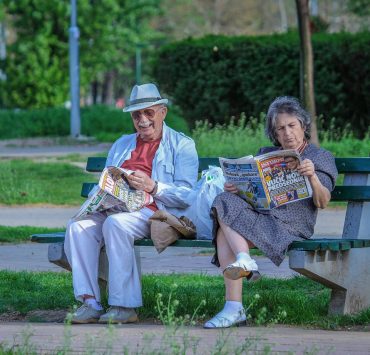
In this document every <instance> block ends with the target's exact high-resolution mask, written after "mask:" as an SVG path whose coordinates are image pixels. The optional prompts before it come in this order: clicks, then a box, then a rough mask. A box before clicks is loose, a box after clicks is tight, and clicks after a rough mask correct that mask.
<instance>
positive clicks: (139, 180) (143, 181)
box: [127, 170, 155, 193]
mask: <svg viewBox="0 0 370 355" xmlns="http://www.w3.org/2000/svg"><path fill="white" fill-rule="evenodd" d="M127 181H128V183H129V184H130V186H131V187H133V188H134V189H136V190H142V191H146V192H149V193H150V192H152V191H153V189H154V187H155V181H154V180H152V179H151V178H150V177H149V176H148V175H146V174H145V173H144V172H143V171H140V170H136V171H135V172H134V173H133V174H131V175H128V176H127Z"/></svg>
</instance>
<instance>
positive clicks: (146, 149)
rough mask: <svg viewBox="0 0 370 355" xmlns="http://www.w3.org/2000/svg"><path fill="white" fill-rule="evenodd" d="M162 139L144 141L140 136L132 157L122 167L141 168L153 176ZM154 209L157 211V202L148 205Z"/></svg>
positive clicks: (134, 169)
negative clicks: (155, 160)
mask: <svg viewBox="0 0 370 355" xmlns="http://www.w3.org/2000/svg"><path fill="white" fill-rule="evenodd" d="M160 142H161V139H157V140H155V141H152V142H145V141H143V140H142V139H141V138H140V136H137V139H136V148H135V150H134V151H132V152H131V158H130V159H128V160H126V161H125V162H123V164H122V166H121V167H122V168H125V169H130V170H133V171H136V170H141V171H142V172H144V173H145V174H146V175H148V176H149V177H151V176H152V165H153V159H154V155H155V153H156V151H157V149H158V147H159V144H160ZM147 207H148V208H150V209H151V210H152V211H154V212H155V211H157V210H158V207H157V205H156V204H155V202H153V203H151V204H150V205H148V206H147Z"/></svg>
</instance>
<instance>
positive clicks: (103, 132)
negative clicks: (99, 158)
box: [0, 105, 189, 141]
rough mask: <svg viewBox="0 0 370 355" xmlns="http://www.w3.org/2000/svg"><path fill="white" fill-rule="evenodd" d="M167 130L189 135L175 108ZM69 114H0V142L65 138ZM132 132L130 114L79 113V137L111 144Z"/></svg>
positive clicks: (98, 109)
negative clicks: (169, 128) (55, 137)
mask: <svg viewBox="0 0 370 355" xmlns="http://www.w3.org/2000/svg"><path fill="white" fill-rule="evenodd" d="M166 122H167V123H168V124H169V126H170V127H173V128H174V129H176V130H179V131H181V132H184V133H186V134H189V129H188V127H187V124H186V122H185V121H184V120H183V119H182V118H181V117H180V116H179V114H178V110H177V109H176V108H173V109H172V108H170V109H169V113H168V115H167V117H166ZM69 127H70V112H69V110H67V109H65V108H50V109H39V110H1V111H0V139H10V138H25V137H27V138H28V137H46V136H68V135H69V133H70V128H69ZM132 132H134V127H133V125H132V120H131V118H130V114H128V113H123V112H122V111H121V110H118V109H116V108H113V107H109V106H103V105H100V106H99V105H98V106H89V107H85V108H82V109H81V133H82V134H83V135H87V136H94V137H96V138H98V139H99V140H101V141H113V140H115V139H117V138H118V137H120V136H121V135H122V134H127V133H132Z"/></svg>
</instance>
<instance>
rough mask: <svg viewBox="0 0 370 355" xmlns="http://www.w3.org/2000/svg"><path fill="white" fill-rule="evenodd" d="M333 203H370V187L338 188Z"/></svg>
mask: <svg viewBox="0 0 370 355" xmlns="http://www.w3.org/2000/svg"><path fill="white" fill-rule="evenodd" d="M331 196H332V197H331V200H332V201H357V202H361V201H370V186H336V187H335V188H334V191H333V192H332V194H331Z"/></svg>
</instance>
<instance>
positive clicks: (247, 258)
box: [236, 253, 253, 262]
mask: <svg viewBox="0 0 370 355" xmlns="http://www.w3.org/2000/svg"><path fill="white" fill-rule="evenodd" d="M236 260H237V261H245V262H249V261H251V260H253V259H252V258H251V256H250V255H249V254H248V253H238V254H237V255H236Z"/></svg>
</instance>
